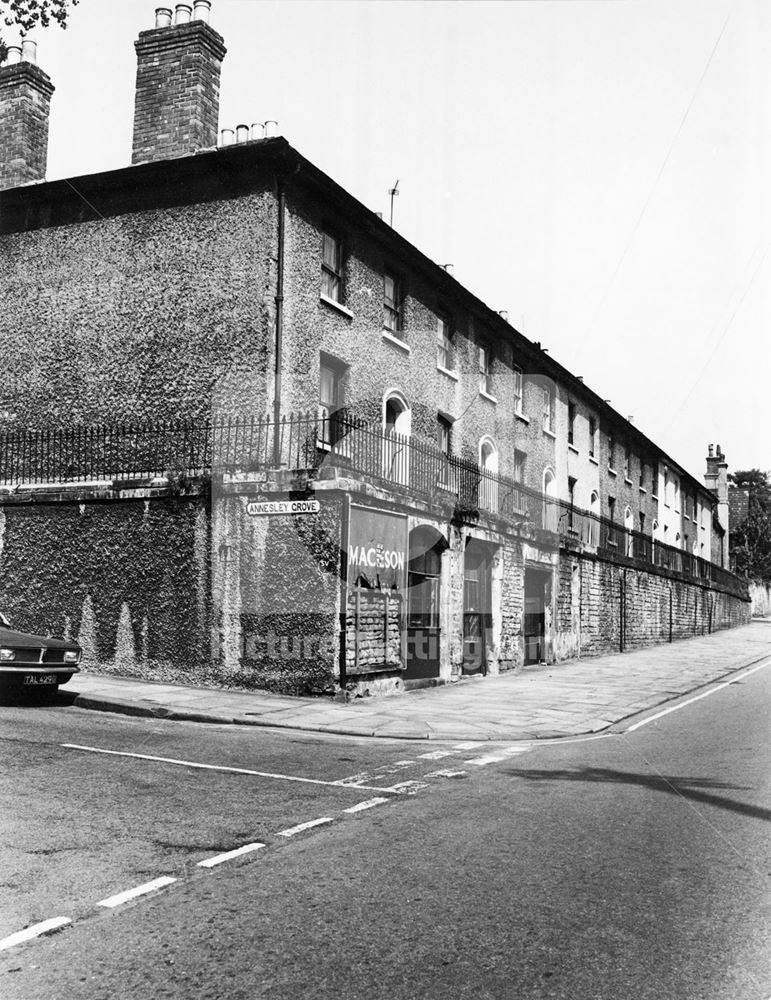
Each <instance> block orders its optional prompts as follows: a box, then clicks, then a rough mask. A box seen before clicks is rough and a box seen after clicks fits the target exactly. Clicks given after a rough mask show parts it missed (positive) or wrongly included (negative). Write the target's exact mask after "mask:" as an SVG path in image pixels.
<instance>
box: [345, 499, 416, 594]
mask: <svg viewBox="0 0 771 1000" xmlns="http://www.w3.org/2000/svg"><path fill="white" fill-rule="evenodd" d="M407 547H408V541H407V518H406V517H404V516H403V515H400V514H387V513H385V512H384V511H381V510H372V509H371V508H369V507H353V506H352V507H351V522H350V529H349V537H348V580H349V582H350V584H351V586H354V587H355V586H362V587H368V588H371V589H373V590H399V591H404V590H406V587H407V560H408V548H407Z"/></svg>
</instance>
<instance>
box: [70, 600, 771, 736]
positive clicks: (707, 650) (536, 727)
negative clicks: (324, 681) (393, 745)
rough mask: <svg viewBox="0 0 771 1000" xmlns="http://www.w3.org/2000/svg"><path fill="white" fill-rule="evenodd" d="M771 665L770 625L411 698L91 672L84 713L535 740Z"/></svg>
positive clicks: (82, 680) (77, 689)
mask: <svg viewBox="0 0 771 1000" xmlns="http://www.w3.org/2000/svg"><path fill="white" fill-rule="evenodd" d="M768 657H771V618H766V619H755V620H754V621H753V622H752V623H751V624H749V625H743V626H741V627H739V628H735V629H729V630H726V631H722V632H716V633H714V634H713V635H705V636H700V637H698V638H695V639H683V640H680V641H678V642H675V643H671V644H666V645H661V646H652V647H649V648H647V649H643V650H637V651H634V652H629V653H618V654H614V655H611V656H599V657H594V658H591V659H584V660H566V661H564V662H562V663H558V664H549V665H538V666H530V667H525V668H523V669H522V670H521V671H519V672H517V673H508V674H502V675H501V676H498V677H485V678H468V679H466V680H462V681H459V682H457V683H454V684H448V685H444V686H441V687H432V688H421V689H418V690H414V691H410V692H407V693H405V694H401V695H394V696H390V697H382V698H372V699H369V698H362V699H359V700H356V701H352V702H349V703H342V702H337V701H333V700H331V699H325V698H295V697H286V696H283V695H275V694H270V693H268V692H264V691H253V692H244V691H228V690H221V689H215V688H191V687H184V686H182V685H178V684H163V683H158V682H154V681H145V680H136V679H132V678H128V677H116V676H104V675H97V674H92V673H86V672H82V673H80V674H77V675H76V676H75V677H74V678H73V679H72V681H70V683H69V684H68V685H67V687H66V688H64V689H63V690H64V691H66V692H67V693H68V694H69V695H75V698H74V704H75V705H77V706H79V707H80V708H90V709H97V710H101V711H108V712H122V713H124V714H129V715H142V716H153V717H156V718H166V719H174V720H186V721H190V722H208V723H219V724H222V723H227V724H236V725H249V726H268V727H278V728H283V729H296V730H305V731H311V732H323V733H337V734H344V735H350V736H375V737H385V738H391V739H414V740H459V739H462V740H480V741H483V740H531V739H555V738H559V737H568V736H578V735H582V734H590V733H600V732H602V731H603V730H605V729H608V728H610V727H611V726H614V725H617V724H618V723H620V722H622V721H623V720H627V719H629V718H630V717H632V716H635V715H638V714H640V713H644V712H646V711H649V710H651V709H653V708H656V707H657V706H660V705H662V704H664V703H666V702H671V701H673V700H675V699H678V698H682V697H683V696H684V695H687V694H690V693H692V692H694V691H697V690H698V689H700V688H703V687H705V686H708V685H710V684H712V683H714V682H715V681H718V680H720V679H721V678H724V677H727V676H728V675H730V674H733V673H735V672H737V671H739V670H742V669H744V668H746V667H749V666H750V665H751V664H755V663H759V662H760V661H761V660H763V659H766V658H768Z"/></svg>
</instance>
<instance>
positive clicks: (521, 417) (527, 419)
mask: <svg viewBox="0 0 771 1000" xmlns="http://www.w3.org/2000/svg"><path fill="white" fill-rule="evenodd" d="M514 416H515V417H516V418H517V420H521V421H522V423H523V424H529V423H530V417H526V416H525V414H524V413H520V412H519V410H515V411H514Z"/></svg>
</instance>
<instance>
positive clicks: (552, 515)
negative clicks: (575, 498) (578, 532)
mask: <svg viewBox="0 0 771 1000" xmlns="http://www.w3.org/2000/svg"><path fill="white" fill-rule="evenodd" d="M556 495H557V480H556V479H555V477H554V470H553V469H544V473H543V527H544V529H545V530H546V531H555V532H556V531H557V530H558V523H559V508H558V505H557V503H556Z"/></svg>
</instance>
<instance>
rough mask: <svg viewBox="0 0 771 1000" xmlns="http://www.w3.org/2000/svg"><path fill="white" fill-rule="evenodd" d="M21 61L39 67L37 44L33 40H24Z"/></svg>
mask: <svg viewBox="0 0 771 1000" xmlns="http://www.w3.org/2000/svg"><path fill="white" fill-rule="evenodd" d="M21 61H22V62H28V63H32V65H33V66H36V65H37V42H33V41H32V39H31V38H23V39H22V42H21Z"/></svg>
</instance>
